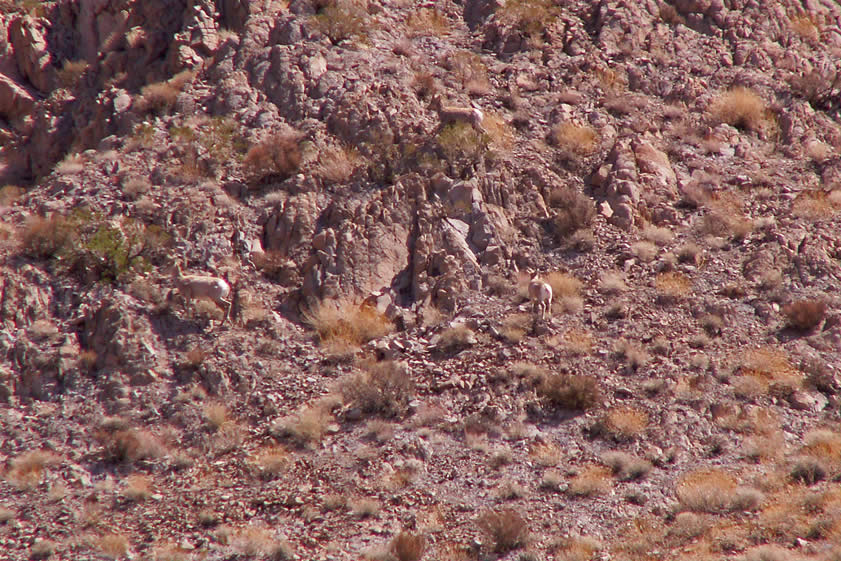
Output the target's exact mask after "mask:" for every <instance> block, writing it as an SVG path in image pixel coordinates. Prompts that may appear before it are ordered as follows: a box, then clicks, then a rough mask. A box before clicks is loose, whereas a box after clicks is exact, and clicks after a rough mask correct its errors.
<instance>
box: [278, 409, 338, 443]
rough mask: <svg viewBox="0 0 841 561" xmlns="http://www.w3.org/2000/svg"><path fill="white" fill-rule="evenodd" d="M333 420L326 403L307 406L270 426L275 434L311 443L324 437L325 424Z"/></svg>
mask: <svg viewBox="0 0 841 561" xmlns="http://www.w3.org/2000/svg"><path fill="white" fill-rule="evenodd" d="M332 420H333V414H332V413H331V412H330V408H329V407H328V406H327V405H326V404H321V403H319V404H316V405H314V406H312V407H307V408H304V409H302V410H301V411H299V412H298V413H297V414H295V415H293V416H292V417H291V418H289V419H283V420H281V421H279V422H277V423H276V424H275V425H274V426H273V427H272V433H273V434H275V435H277V436H288V437H291V438H293V439H295V440H296V441H298V442H299V443H300V444H305V445H311V444H313V443H316V442H319V441H320V440H321V439H322V438H324V434H325V432H326V431H327V425H328V424H330V422H331V421H332Z"/></svg>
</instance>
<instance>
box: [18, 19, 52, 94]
mask: <svg viewBox="0 0 841 561" xmlns="http://www.w3.org/2000/svg"><path fill="white" fill-rule="evenodd" d="M49 25H50V23H49V22H48V21H46V20H44V19H40V18H32V17H30V16H20V17H17V18H15V19H13V20H12V22H11V24H9V43H10V44H11V47H12V50H13V52H14V56H15V60H16V61H17V66H18V69H19V71H20V73H21V75H22V76H23V77H25V78H26V79H27V80H28V81H29V83H30V84H32V86H34V87H35V88H36V89H37V90H39V91H40V92H42V93H46V92H48V91H50V89H51V88H52V85H53V84H52V80H53V69H52V55H51V54H50V51H49V48H48V45H47V37H46V34H47V30H48V28H49Z"/></svg>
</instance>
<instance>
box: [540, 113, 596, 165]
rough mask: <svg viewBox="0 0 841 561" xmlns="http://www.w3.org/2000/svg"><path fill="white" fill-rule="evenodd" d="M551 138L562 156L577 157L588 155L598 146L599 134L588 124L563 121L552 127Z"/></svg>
mask: <svg viewBox="0 0 841 561" xmlns="http://www.w3.org/2000/svg"><path fill="white" fill-rule="evenodd" d="M552 140H553V141H554V143H555V145H556V146H557V147H558V148H560V150H561V153H562V154H563V155H564V157H566V158H569V159H578V158H581V157H585V156H589V155H590V154H592V153H593V152H595V151H596V150H597V149H598V147H599V142H600V139H599V134H598V133H597V132H596V130H595V129H594V128H593V127H591V126H590V125H581V124H577V123H573V122H569V121H565V122H563V123H560V124H558V125H556V126H555V128H553V129H552Z"/></svg>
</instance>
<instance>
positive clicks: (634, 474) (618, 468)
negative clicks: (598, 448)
mask: <svg viewBox="0 0 841 561" xmlns="http://www.w3.org/2000/svg"><path fill="white" fill-rule="evenodd" d="M601 460H602V461H603V462H604V463H605V464H606V465H607V466H608V467H609V468H610V469H612V470H613V473H614V474H615V475H616V476H617V477H619V479H621V480H623V481H629V480H632V479H640V478H641V477H644V476H645V475H646V474H648V472H649V471H651V467H652V466H651V462H649V461H648V460H644V459H642V458H638V457H636V456H634V455H633V454H628V453H627V452H620V451H615V450H614V451H609V452H605V453H604V454H602V456H601Z"/></svg>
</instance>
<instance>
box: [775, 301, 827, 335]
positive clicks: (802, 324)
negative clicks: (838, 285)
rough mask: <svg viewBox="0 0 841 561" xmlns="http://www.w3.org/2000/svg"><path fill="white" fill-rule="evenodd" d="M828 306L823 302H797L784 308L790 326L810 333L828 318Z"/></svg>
mask: <svg viewBox="0 0 841 561" xmlns="http://www.w3.org/2000/svg"><path fill="white" fill-rule="evenodd" d="M826 310H827V305H826V302H824V301H823V300H817V299H806V300H795V301H794V302H791V303H790V304H787V305H786V306H784V307H783V314H784V315H785V316H786V321H787V322H788V325H789V326H790V327H792V328H794V329H797V330H798V331H810V330H812V329H814V328H815V327H817V326H818V325H820V323H821V322H822V321H823V320H824V317H826Z"/></svg>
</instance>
